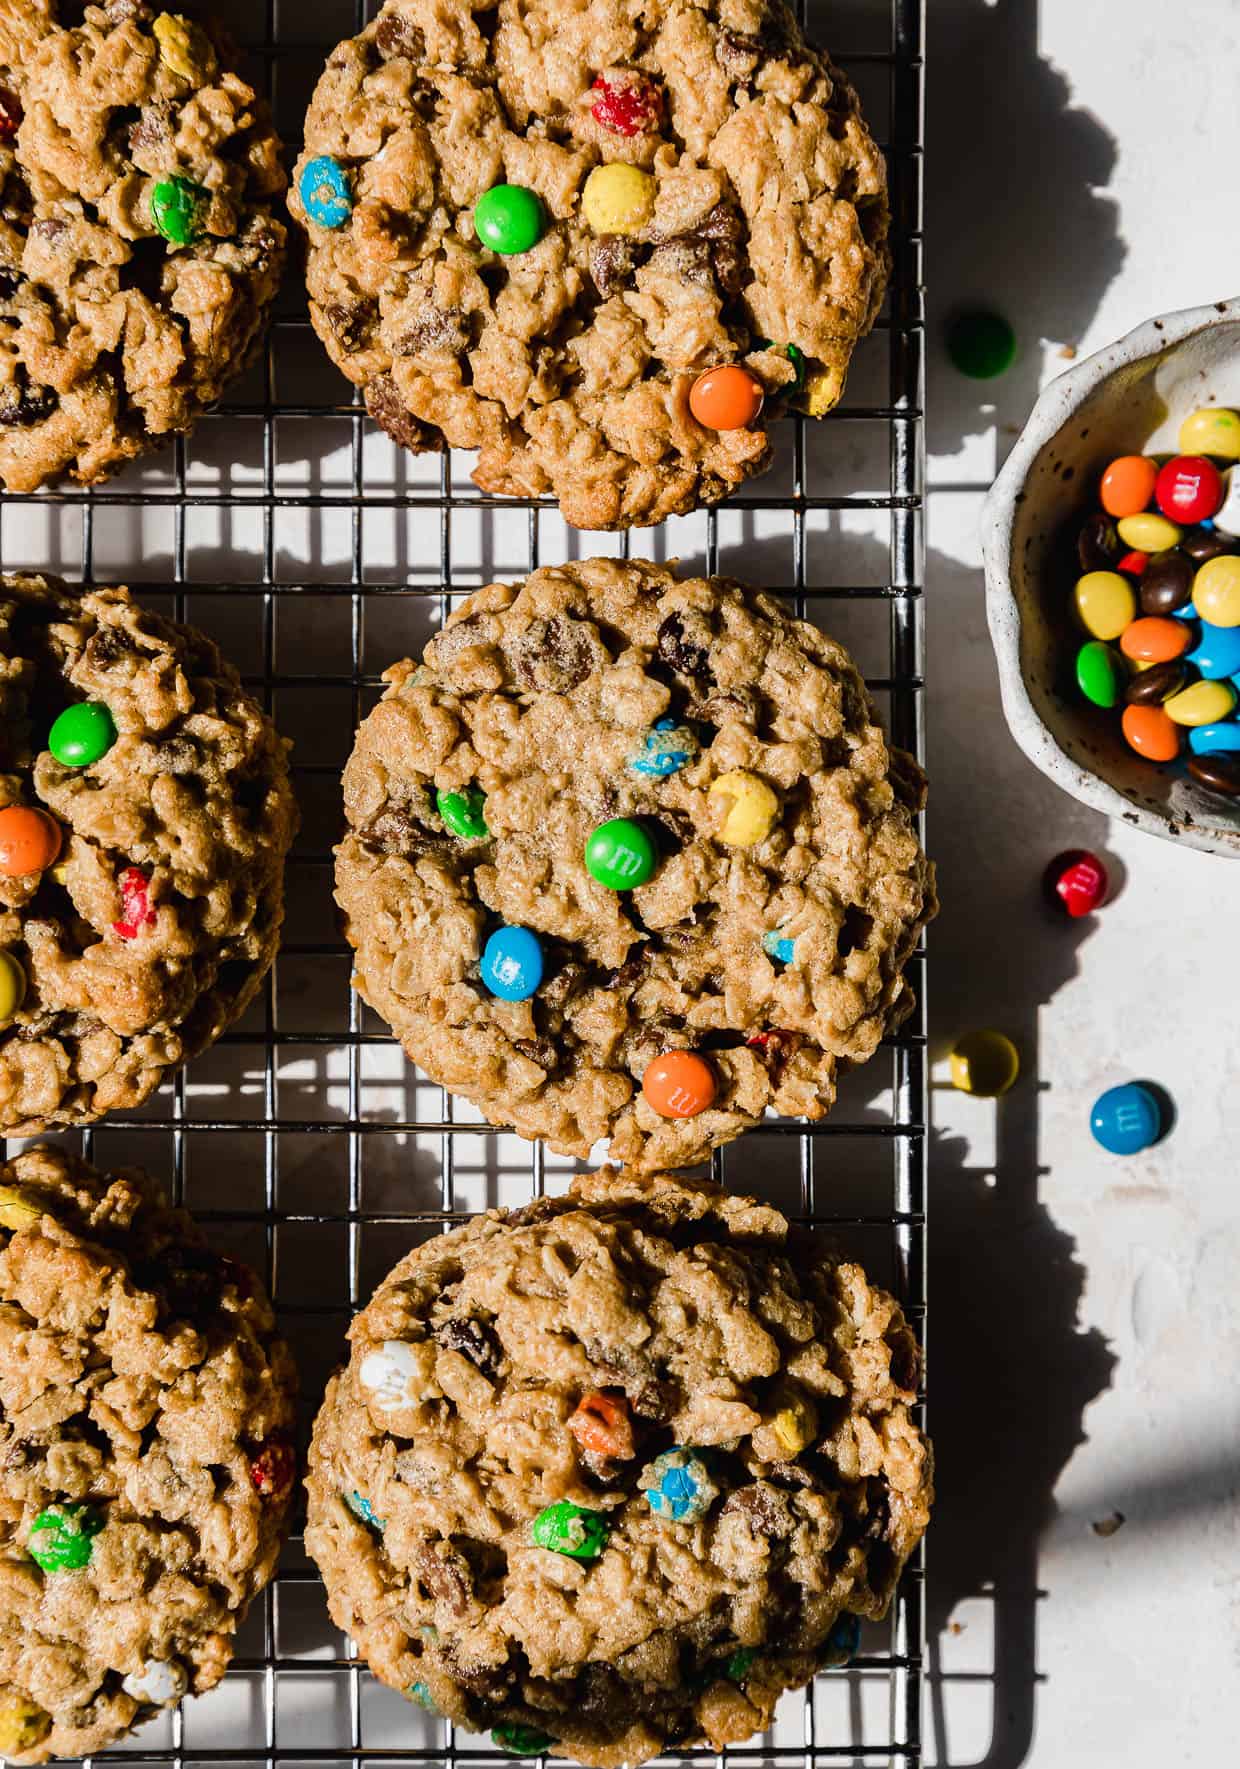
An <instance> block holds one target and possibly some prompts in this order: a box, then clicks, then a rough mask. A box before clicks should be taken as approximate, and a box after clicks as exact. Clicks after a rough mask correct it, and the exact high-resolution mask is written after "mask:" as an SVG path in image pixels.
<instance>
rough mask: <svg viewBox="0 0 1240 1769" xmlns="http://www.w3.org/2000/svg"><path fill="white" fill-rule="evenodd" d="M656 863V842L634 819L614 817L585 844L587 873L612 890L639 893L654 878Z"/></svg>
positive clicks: (592, 833)
mask: <svg viewBox="0 0 1240 1769" xmlns="http://www.w3.org/2000/svg"><path fill="white" fill-rule="evenodd" d="M657 864H658V854H657V852H656V849H655V845H654V842H653V840H652V839H651V837H650V835H649V834H648V832H647V831H646V829H645V828H644V827H643V826H642V825H641V824H640V823H638V822H635V821H634V819H633V818H632V817H612V818H611V819H610V820H609V821H608V822H606V823H600V824H599V826H598V828H597V829H595V830H592V831H591V833H590V837H589V840H588V841H587V842H586V847H585V867H586V871H587V872H588V873H589V874H590V877H591V878H592V879H594V880H596V881H597V883H599V884H601V885H606V887H607V889H608V890H609V891H632V890H636V888H637V887H638V885H643V884H645V883H646V880H647V879H648V878H650V877H651V876H652V875H653V873H654V869H655V866H656V865H657Z"/></svg>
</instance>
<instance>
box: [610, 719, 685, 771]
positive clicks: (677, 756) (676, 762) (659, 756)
mask: <svg viewBox="0 0 1240 1769" xmlns="http://www.w3.org/2000/svg"><path fill="white" fill-rule="evenodd" d="M699 749H700V745H699V743H698V740H697V738H696V737H695V736H694V735H693V732H692V731H690V729H689V727H688V726H687V725H678V724H677V723H676V721H675V719H660V720H659V721H658V722H657V723H656V724H655V725H654V726H653V727H652V728H651V730H649V731H647V732H646V735H645V736H644V737H643V738H642V740H641V742H640V744H639V745H638V746H637V748H636V749H635V750H634V751H633V754H632V755H631V756H630V757H629V759H628V764H627V765H628V768H629V770H630V772H631V773H634V774H643V775H645V776H646V777H647V778H648V779H651V780H666V779H667V777H668V775H669V774H676V773H678V772H679V771H680V769H681V768H685V767H688V765H689V763H690V762H692V761H696V760H697V756H698V753H699Z"/></svg>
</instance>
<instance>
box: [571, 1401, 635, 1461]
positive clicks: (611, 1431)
mask: <svg viewBox="0 0 1240 1769" xmlns="http://www.w3.org/2000/svg"><path fill="white" fill-rule="evenodd" d="M568 1429H569V1430H570V1431H571V1432H572V1434H573V1436H574V1437H575V1438H576V1439H577V1442H578V1443H579V1444H580V1445H581V1447H582V1449H583V1450H593V1451H594V1454H595V1455H596V1456H614V1457H615V1458H616V1459H617V1460H620V1461H625V1460H627V1459H628V1457H630V1456H631V1455H632V1454H633V1426H632V1423H631V1421H630V1419H629V1414H628V1404H627V1402H626V1401H624V1400H623V1399H618V1398H617V1397H616V1396H614V1395H610V1394H603V1393H602V1392H601V1391H600V1390H599V1389H597V1388H594V1389H591V1391H590V1392H589V1394H583V1395H582V1397H581V1400H580V1402H579V1403H578V1406H577V1410H576V1412H575V1413H573V1414H572V1415H571V1416H570V1418H569V1421H568Z"/></svg>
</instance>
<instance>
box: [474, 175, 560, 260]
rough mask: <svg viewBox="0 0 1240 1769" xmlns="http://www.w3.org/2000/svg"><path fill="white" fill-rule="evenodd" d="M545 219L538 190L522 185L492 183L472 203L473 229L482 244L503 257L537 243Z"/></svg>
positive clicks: (543, 229) (510, 256) (543, 228)
mask: <svg viewBox="0 0 1240 1769" xmlns="http://www.w3.org/2000/svg"><path fill="white" fill-rule="evenodd" d="M546 220H547V218H546V214H545V211H544V209H543V206H542V201H541V199H540V197H539V196H538V193H537V192H536V191H532V190H529V189H527V187H526V186H525V185H524V184H493V185H492V186H491V188H490V190H488V191H485V192H484V193H483V195H482V196H480V197H479V198H478V201H477V202H476V203H475V204H474V231H475V232H476V233H477V235H478V238H479V239H480V240H481V241H482V243H483V245H484V246H488V247H489V248H490V250H491V251H492V252H498V253H499V254H500V256H501V257H503V258H512V257H515V256H516V254H517V253H519V252H528V251H529V250H530V248H531V246H536V245H537V244H538V242H539V240H540V239H541V238H542V236H543V233H544V232H545V230H546Z"/></svg>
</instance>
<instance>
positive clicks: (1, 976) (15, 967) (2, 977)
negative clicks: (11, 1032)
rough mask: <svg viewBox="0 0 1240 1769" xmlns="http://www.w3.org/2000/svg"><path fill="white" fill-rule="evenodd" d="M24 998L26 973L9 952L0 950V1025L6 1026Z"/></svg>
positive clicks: (19, 962) (18, 961)
mask: <svg viewBox="0 0 1240 1769" xmlns="http://www.w3.org/2000/svg"><path fill="white" fill-rule="evenodd" d="M25 999H26V973H25V971H24V970H23V969H22V966H21V961H20V960H19V959H16V958H14V956H13V954H12V953H11V952H0V1027H3V1026H7V1025H8V1024H9V1022H10V1020H12V1018H13V1016H14V1015H15V1014H16V1012H17V1010H18V1008H20V1006H21V1004H22V1002H23V1001H24V1000H25Z"/></svg>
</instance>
